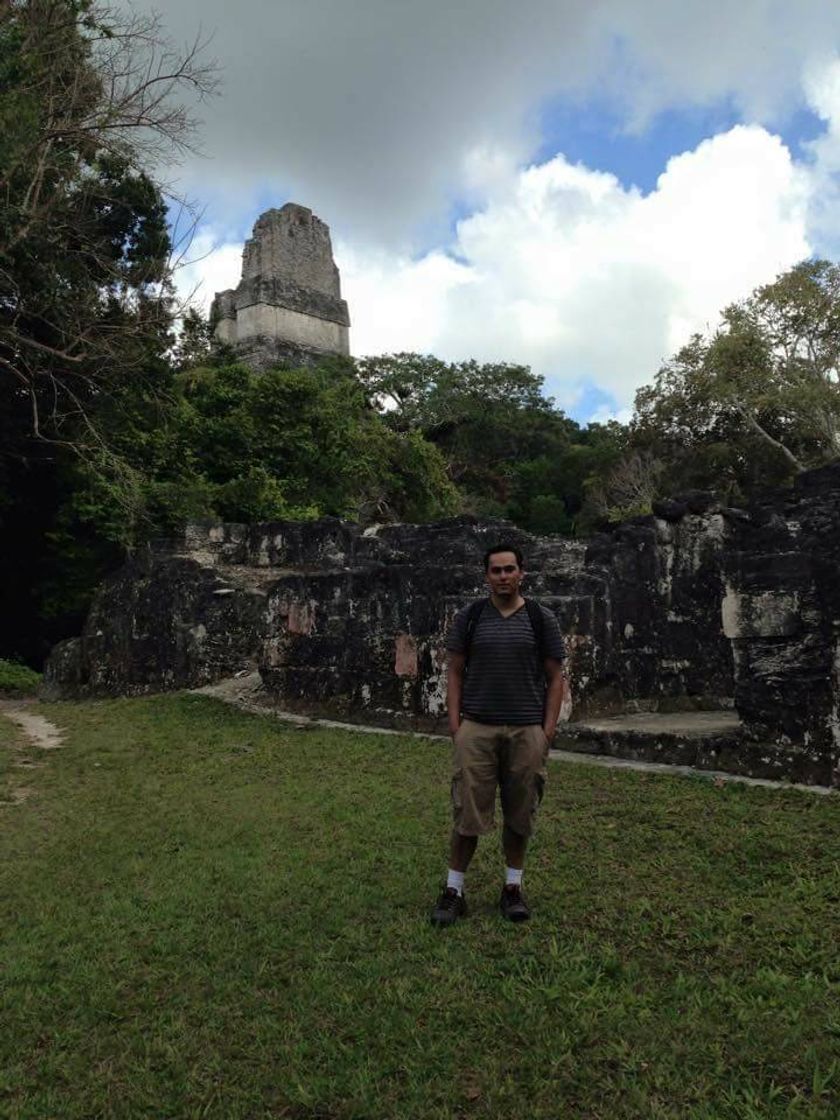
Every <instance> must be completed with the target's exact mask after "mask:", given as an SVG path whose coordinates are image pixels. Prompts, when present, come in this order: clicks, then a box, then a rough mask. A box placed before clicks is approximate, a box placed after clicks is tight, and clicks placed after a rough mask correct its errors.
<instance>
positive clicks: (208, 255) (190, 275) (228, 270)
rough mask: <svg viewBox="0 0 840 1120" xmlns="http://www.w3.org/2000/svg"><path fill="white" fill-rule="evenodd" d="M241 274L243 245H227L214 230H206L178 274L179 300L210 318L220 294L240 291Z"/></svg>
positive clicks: (187, 253)
mask: <svg viewBox="0 0 840 1120" xmlns="http://www.w3.org/2000/svg"><path fill="white" fill-rule="evenodd" d="M241 271H242V242H241V241H227V240H226V239H224V238H223V236H222V235H221V234H220V232H219V231H217V230H215V229H214V228H213V227H212V226H204V227H203V228H202V229H200V230H199V231H198V232H197V233H196V236H195V237H194V238H193V240H192V244H191V245H190V246H189V249H188V250H187V251H186V253H185V260H184V262H183V263H182V264H181V265H180V266H179V268H178V269H177V271H176V274H175V279H176V283H177V286H178V293H179V296H180V298H181V299H182V300H185V301H188V302H189V303H192V304H195V306H196V307H200V308H201V309H202V310H203V311H204V312H205V314H206V313H207V312H208V311H209V309H210V303H211V301H212V299H213V296H214V295H215V294H216V292H221V291H224V290H225V288H235V287H236V285H237V284H238V283H239V277H240V273H241Z"/></svg>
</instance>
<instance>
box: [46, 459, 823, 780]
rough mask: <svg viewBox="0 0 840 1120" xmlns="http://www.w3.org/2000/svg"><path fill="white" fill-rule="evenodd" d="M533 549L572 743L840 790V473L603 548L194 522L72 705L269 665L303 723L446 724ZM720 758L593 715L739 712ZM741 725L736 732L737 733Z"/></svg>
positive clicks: (108, 633)
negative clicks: (467, 613) (593, 727)
mask: <svg viewBox="0 0 840 1120" xmlns="http://www.w3.org/2000/svg"><path fill="white" fill-rule="evenodd" d="M502 537H504V538H505V539H509V540H510V539H512V540H514V541H518V542H519V543H520V544H521V545H522V546H523V548H524V550H525V553H526V557H527V561H528V570H529V573H530V574H529V576H528V593H530V594H533V595H537V596H539V597H540V598H541V600H542V601H543V602H544V603H545V604H546V605H547V606H549V607H550V608H551V609H552V610H554V611H555V613H556V614H557V617H558V619H559V621H560V624H561V627H562V629H563V631H564V633H565V634H566V636H567V642H568V648H569V668H570V676H571V681H572V689H573V694H574V704H575V706H574V712H573V713H572V722H571V723H569V724H568V725H567V726H566V727H565V729H564V731H563V736H562V739H563V740H564V741H566V742H567V743H569V744H571V745H577V746H578V747H581V748H583V749H587V750H598V751H607V752H609V753H614V754H625V755H629V756H631V757H643V758H653V759H658V760H661V761H679V762H686V763H690V764H692V765H695V766H700V767H705V768H707V769H727V770H731V771H733V772H737V773H742V774H751V775H754V776H763V777H784V778H789V779H792V780H797V781H804V782H814V783H819V784H825V785H829V784H833V785H840V769H839V768H838V760H839V759H840V578H838V577H840V464H836V465H834V466H831V467H827V468H822V469H821V470H819V471H813V472H810V473H808V474H805V475H802V476H801V477H800V479H799V480H798V481H797V484H796V486H795V488H794V489H793V490H792V491H789V492H784V493H779V494H778V495H776V496H775V497H774V498H772V499H768V500H767V501H765V502H763V503H761V504H759V505H756V506H755V507H754V508H751V509H749V510H737V509H729V508H726V507H723V506H721V505H720V504H719V503H717V502H716V501H715V500H714V498H713V497H712V496H711V495H709V494H703V493H693V494H688V495H685V496H684V497H682V498H680V499H677V500H674V501H668V502H661V503H658V504H657V506H656V507H655V511H654V514H653V515H651V516H649V517H641V518H635V519H633V520H632V521H630V522H628V523H625V524H621V525H618V526H616V527H615V528H614V529H612V530H611V531H610V532H608V533H603V534H601V535H599V536H597V537H596V538H594V539H593V540H591V541H589V542H582V541H569V540H564V539H561V538H557V537H553V538H542V539H537V538H532V537H529V536H528V535H527V534H525V533H522V532H520V531H518V530H516V529H514V528H513V527H511V526H509V525H504V524H500V523H492V522H478V521H476V520H474V519H471V518H457V519H452V520H449V521H443V522H438V523H435V524H430V525H392V526H383V527H378V528H376V527H374V528H369V529H362V528H361V527H360V526H358V525H355V524H352V523H348V522H342V521H338V520H335V519H330V518H327V519H322V520H321V521H316V522H311V523H298V522H278V523H273V524H267V525H251V526H246V525H193V526H191V527H190V528H189V529H188V530H187V531H186V532H185V533H184V535H183V536H182V537H181V538H180V539H178V540H175V541H169V542H161V543H160V544H159V545H158V546H157V547H155V548H154V549H150V550H148V551H147V552H145V553H143V554H142V555H139V556H137V557H136V558H135V559H134V560H132V561H131V562H130V563H129V564H128V565H127V566H126V567H125V568H124V569H123V570H122V571H121V572H119V573H117V574H116V575H115V576H114V577H113V578H112V579H110V580H109V581H108V582H107V583H106V584H105V585H104V586H103V587H102V588H101V589H100V591H99V593H98V595H97V597H96V600H95V602H94V604H93V607H92V609H91V612H90V616H89V618H88V620H87V623H86V625H85V628H84V632H83V634H82V635H81V637H80V638H75V639H71V640H70V641H67V642H63V643H61V644H60V645H59V646H57V647H56V649H55V651H54V653H53V655H52V657H51V659H50V662H49V665H48V667H47V674H46V679H47V690H48V693H49V694H51V695H52V696H92V695H93V696H96V695H119V694H125V693H139V692H148V691H154V690H159V689H170V688H183V687H190V686H196V685H200V684H204V683H208V682H211V681H214V680H217V679H219V678H222V677H225V676H230V675H232V674H234V673H236V672H239V671H241V670H244V669H248V668H253V667H258V668H259V671H260V673H261V675H262V679H263V682H264V686H265V690H266V692H267V694H268V695H269V696H271V697H272V698H273V699H274V700H275V702H276V703H277V705H278V706H279V707H282V708H286V709H292V710H298V711H303V712H310V713H313V714H326V715H333V716H339V717H341V718H345V719H351V720H360V721H363V722H366V723H380V724H383V725H390V726H398V727H405V728H412V727H417V728H428V729H435V728H443V726H444V716H445V713H444V705H445V664H444V636H445V632H446V628H447V626H448V624H449V622H450V620H451V618H452V615H453V614H454V612H455V610H456V609H457V608H458V607H459V606H460V605H461V604H463V603H464V602H466V601H467V600H469V599H470V598H471V597H473V596H476V595H478V594H480V593H481V592H482V583H481V554H482V552H483V550H484V549H485V547H487V545H488V544H489V543H494V542H496V541H498V540H499V539H500V538H502ZM733 706H734V709H735V712H737V715H738V716H740V722H739V721H738V720H737V719H735V713H733V714H732V717H731V720H730V725H729V729H728V730H720V729H719V730H718V731H717V732H716V733H715V734H714V735H711V736H707V737H705V738H704V739H702V740H696V741H687V740H683V739H679V738H678V737H676V738H675V737H671V738H669V737H668V736H658V737H653V738H651V737H650V736H648V737H647V738H645V736H644V735H634V734H629V733H628V734H623V735H612V734H607V733H602V734H599V735H594V736H593V735H592V734H589V733H588V732H587V731H586V721H587V719H589V718H591V717H592V716H593V715H597V714H599V713H600V714H604V713H607V714H609V713H616V712H628V711H629V712H632V711H637V712H638V711H657V710H658V711H664V710H672V711H673V710H679V709H692V708H700V709H714V708H718V709H727V708H729V709H732V708H733ZM724 722H725V721H724Z"/></svg>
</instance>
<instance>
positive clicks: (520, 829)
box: [499, 725, 548, 922]
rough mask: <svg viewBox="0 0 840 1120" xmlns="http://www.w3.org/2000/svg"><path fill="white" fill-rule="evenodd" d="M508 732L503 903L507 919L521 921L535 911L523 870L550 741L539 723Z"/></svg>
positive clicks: (504, 772)
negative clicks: (526, 894) (527, 898)
mask: <svg viewBox="0 0 840 1120" xmlns="http://www.w3.org/2000/svg"><path fill="white" fill-rule="evenodd" d="M506 731H507V733H508V734H507V736H506V739H507V741H506V744H505V749H504V750H503V752H502V759H501V763H502V767H501V769H502V773H501V782H500V785H501V795H502V809H503V812H504V818H505V824H504V830H503V832H502V849H503V851H504V853H505V860H506V862H507V870H506V873H505V886H504V888H503V890H502V895H501V899H500V903H499V904H500V907H501V911H502V914H503V915H504V916H505V917H506V918H508V919H510V920H511V921H514V922H521V921H525V920H526V919H527V918H529V917H530V914H531V912H530V910H529V909H528V906H527V903H526V902H525V899H524V898H523V897H522V870H523V868H524V866H525V852H526V850H527V847H528V838H529V837H530V835H531V832H532V831H533V827H534V819H535V817H536V813H537V808H538V807H539V803H540V801H541V800H542V793H543V787H544V785H545V779H546V776H547V771H546V765H545V764H546V757H547V755H548V743H547V742H546V738H545V735H544V734H543V730H542V727H540V726H538V725H534V726H530V725H529V726H526V727H509V728H507V729H506Z"/></svg>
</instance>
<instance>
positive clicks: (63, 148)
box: [0, 0, 212, 657]
mask: <svg viewBox="0 0 840 1120" xmlns="http://www.w3.org/2000/svg"><path fill="white" fill-rule="evenodd" d="M211 84H212V76H211V75H210V73H209V71H207V70H206V69H204V68H203V67H202V66H201V65H200V63H199V62H198V59H197V54H196V51H195V50H187V51H186V52H185V53H184V54H182V55H177V54H176V53H174V52H172V51H171V50H170V49H169V48H168V47H167V45H166V43H165V42H164V40H163V39H162V37H161V35H160V28H159V25H158V23H157V22H156V20H155V19H147V18H145V17H139V16H131V15H128V16H125V17H120V16H117V15H115V14H114V13H112V12H107V11H106V10H104V9H101V8H99V7H98V6H97V5H96V4H94V3H91V2H89V0H12V2H11V3H5V4H3V5H0V91H1V92H2V97H0V188H2V189H0V528H2V531H3V534H4V538H5V539H6V540H7V541H8V542H14V544H13V547H11V548H7V549H4V550H3V554H2V557H0V597H2V602H0V612H2V614H3V617H4V628H3V635H2V639H0V642H2V643H4V646H3V648H6V647H5V643H9V646H10V652H21V653H25V654H26V655H27V656H33V657H34V656H37V653H38V651H39V649H42V648H43V645H44V643H45V642H48V641H49V639H50V638H54V637H56V636H58V633H60V630H61V625H62V624H60V623H56V626H57V627H58V631H56V630H55V629H54V628H51V624H47V623H44V620H43V614H44V588H45V587H46V586H47V585H48V584H49V583H50V582H51V581H52V583H53V584H54V586H55V588H60V587H61V586H62V577H61V576H60V575H59V574H58V573H59V572H60V570H62V567H63V566H64V568H65V574H66V565H67V564H68V563H70V560H69V557H70V555H71V553H74V552H75V554H76V555H77V556H81V555H82V553H83V552H85V549H86V548H87V544H88V542H85V541H84V540H79V539H78V538H74V539H73V540H72V541H68V540H66V539H65V535H64V534H65V529H64V528H63V527H62V518H63V516H64V515H63V514H62V513H61V512H60V511H62V510H65V509H66V508H67V506H68V503H70V502H72V499H73V488H74V486H75V485H76V483H77V482H78V476H77V473H76V463H75V461H76V460H78V459H82V460H83V461H84V462H85V464H86V469H87V470H88V471H94V470H95V471H98V472H99V473H100V475H101V481H102V485H103V486H110V487H111V488H112V489H113V490H114V491H115V492H117V491H121V492H122V495H123V498H124V503H125V502H129V501H130V499H131V495H132V493H133V491H134V490H136V479H135V478H134V477H133V474H132V471H131V470H130V469H129V467H128V465H127V464H126V463H125V461H123V460H120V459H119V456H118V453H117V447H116V445H115V444H114V443H113V442H112V441H111V439H110V431H109V426H108V424H109V417H111V416H113V415H114V413H115V410H116V409H117V408H118V406H119V405H120V403H121V402H126V401H128V400H129V399H130V398H132V397H133V396H134V395H137V396H139V397H140V398H146V397H152V396H156V397H158V398H163V397H165V395H166V393H167V391H168V388H169V383H170V380H171V378H170V375H169V372H168V368H167V365H166V362H165V361H164V358H163V356H164V353H165V351H166V349H167V347H168V346H169V345H170V341H171V340H170V328H171V323H172V315H173V310H174V308H173V305H172V297H171V284H170V253H171V248H172V247H171V244H170V238H169V234H168V231H167V222H166V217H167V209H166V204H165V201H164V198H163V194H162V191H161V188H160V185H159V184H158V183H157V182H156V181H155V180H154V178H153V177H152V176H151V175H150V174H149V172H148V170H147V169H148V167H149V166H150V165H151V163H152V161H153V159H154V157H156V156H162V155H163V153H164V152H167V153H169V154H170V155H171V154H172V152H173V149H174V150H175V151H176V152H177V150H178V149H183V147H184V146H185V145H188V144H189V143H190V139H189V137H190V128H191V122H190V120H189V118H188V115H187V114H186V113H185V111H184V110H183V108H182V107H181V106H180V105H179V103H178V92H179V90H182V89H184V88H185V87H187V86H188V87H190V89H192V90H197V91H198V92H199V94H201V93H205V92H209V89H210V86H211ZM131 407H132V408H134V404H133V403H132V405H131ZM90 548H91V555H90V556H89V557H88V561H87V564H88V567H87V573H88V574H87V577H86V578H84V579H82V580H81V582H82V583H87V585H88V587H89V585H90V582H91V580H92V579H93V578H95V573H96V572H98V571H99V570H100V569H101V567H102V565H103V564H106V563H107V562H108V561H107V560H105V559H104V558H103V557H104V552H107V549H104V550H103V542H102V541H101V540H99V539H96V540H94V541H93V542H92V543H91V544H90ZM100 561H101V562H100ZM73 563H75V561H74V562H73ZM83 567H84V564H81V566H78V565H77V569H78V570H79V571H81V568H83ZM69 582H70V583H72V582H73V581H72V580H70V581H69ZM65 583H67V581H65ZM68 586H69V584H68ZM74 597H75V593H71V592H69V591H68V599H74ZM50 598H51V601H52V603H53V609H54V610H56V611H58V612H59V613H61V610H63V609H64V608H61V607H58V606H57V605H56V604H57V603H58V602H59V601H60V600H61V594H60V593H59V592H58V591H56V592H55V594H53V593H51V594H50ZM68 609H69V608H68ZM39 615H40V616H41V618H40V620H39V617H38V616H39ZM65 624H66V625H68V626H72V623H69V622H68V621H67V615H66V612H65Z"/></svg>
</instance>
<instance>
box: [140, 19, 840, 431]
mask: <svg viewBox="0 0 840 1120" xmlns="http://www.w3.org/2000/svg"><path fill="white" fill-rule="evenodd" d="M134 6H135V7H136V8H137V9H138V10H141V11H142V10H143V5H142V4H139V3H135V4H134ZM162 14H163V19H164V24H165V27H166V29H167V31H168V33H169V35H170V36H171V38H172V39H173V40H175V42H176V43H189V42H191V41H192V40H194V39H195V38H196V36H199V37H201V38H204V39H210V45H209V47H208V48H207V53H208V54H209V55H212V56H215V57H216V59H217V60H218V64H219V69H220V76H221V92H220V94H219V95H218V96H217V97H215V98H213V99H212V100H211V101H209V102H208V103H206V104H204V105H202V106H200V107H199V115H200V116H201V117H202V118H203V124H202V127H201V130H200V132H199V136H198V141H199V144H200V147H201V149H202V153H201V155H198V156H195V157H192V156H190V157H188V158H187V159H186V160H184V161H182V163H181V164H180V165H179V166H177V167H173V168H169V169H167V176H168V178H169V179H170V180H172V181H173V182H174V183H175V184H176V186H177V187H178V189H180V190H181V191H183V192H184V193H185V194H187V195H188V196H189V197H190V198H191V199H193V200H194V202H196V203H197V204H198V206H199V208H200V210H201V220H200V223H199V226H198V228H197V231H196V236H195V239H194V241H193V244H192V248H191V257H192V263H189V264H188V265H187V266H186V267H184V268H183V269H182V270H181V273H180V277H179V285H180V287H181V290H182V291H183V292H185V293H194V298H195V301H196V302H197V303H199V304H200V305H201V306H203V307H207V306H208V305H209V302H210V300H211V299H212V297H213V294H214V292H215V291H218V290H222V289H224V288H228V287H234V286H235V285H236V283H237V282H238V279H239V271H240V262H241V252H242V244H243V241H244V239H245V238H246V237H247V236H249V234H250V231H251V227H252V226H253V223H254V221H255V220H256V218H257V216H258V215H259V213H260V212H261V211H262V210H264V209H267V208H268V207H269V206H281V205H283V203H284V202H287V201H294V202H298V203H301V204H302V205H305V206H308V207H310V208H311V209H312V210H314V212H315V213H316V214H317V215H318V216H319V217H320V218H322V219H323V220H324V221H325V222H327V223H328V225H329V226H330V229H331V233H332V240H333V247H334V251H335V257H336V261H337V263H338V265H339V268H340V270H341V281H342V294H343V295H344V297H345V298H346V299H347V301H348V303H349V307H350V316H351V322H352V326H351V335H350V338H351V349H352V352H353V353H354V354H355V355H357V356H362V355H365V354H377V353H385V352H391V351H398V350H415V351H420V352H424V353H433V354H436V355H437V356H438V357H441V358H444V359H447V360H451V361H455V360H461V359H467V358H476V359H478V360H480V361H511V362H518V363H525V364H528V365H530V366H531V367H532V369H533V370H534V371H535V372H536V373H538V374H540V375H541V376H542V377H543V378H544V380H545V390H546V393H547V394H548V395H550V396H552V397H554V399H555V400H556V402H557V404H558V406H559V407H561V408H563V409H565V411H566V412H567V413H569V414H570V415H572V416H574V417H575V418H576V419H578V420H580V421H581V422H586V421H588V420H591V419H595V420H603V419H607V418H608V417H610V416H616V417H618V418H619V419H626V418H627V417H628V416H629V414H630V410H631V409H632V403H633V397H634V394H635V391H636V390H637V389H638V388H639V387H640V386H641V385H644V384H646V383H649V382H650V381H651V380H652V379H653V377H654V376H655V374H656V372H657V370H658V368H659V367H660V365H661V364H662V363H663V361H665V360H666V359H667V358H668V357H669V356H670V355H671V354H673V353H674V352H675V351H676V350H677V349H678V348H679V347H680V346H681V345H682V344H683V343H685V342H686V341H687V340H688V339H689V337H690V336H691V334H692V333H693V332H696V331H705V330H712V329H714V327H715V325H716V323H717V322H718V319H719V313H720V311H721V310H722V309H723V308H724V307H725V306H726V305H727V304H729V303H731V302H733V301H735V300H738V299H741V298H744V297H745V296H747V295H748V294H749V293H750V292H751V291H752V290H753V289H754V288H755V287H756V286H758V285H760V284H764V283H768V282H769V281H771V280H772V279H773V278H774V277H775V276H776V275H777V274H778V273H780V272H782V271H784V270H785V269H787V268H790V267H791V266H792V265H793V264H795V263H796V262H797V261H799V260H801V259H803V258H805V257H808V256H811V255H817V256H826V257H829V258H832V259H836V258H837V257H838V256H840V205H838V203H840V197H839V196H838V192H839V191H840V4H838V3H837V2H836V0H798V2H797V3H795V4H794V3H791V2H790V0H786V2H785V3H781V2H779V0H740V2H739V3H738V4H733V3H732V2H731V0H727V2H726V3H723V2H720V0H703V2H702V3H701V2H699V0H681V2H680V3H679V4H676V3H674V2H673V0H523V3H521V4H518V5H513V4H511V3H510V2H509V0H506V2H504V3H503V2H502V0H447V2H446V3H444V2H442V0H425V2H421V0H240V3H238V4H230V3H229V2H228V0H201V3H199V2H198V0H167V4H166V6H165V9H164V10H163V13H162Z"/></svg>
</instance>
